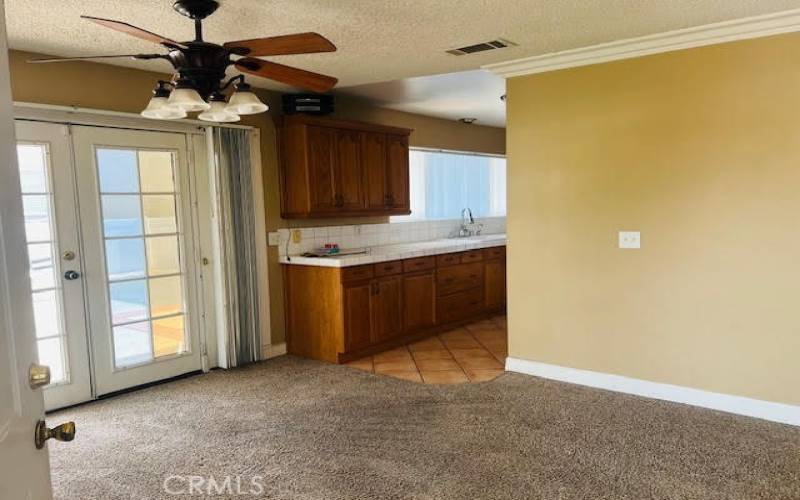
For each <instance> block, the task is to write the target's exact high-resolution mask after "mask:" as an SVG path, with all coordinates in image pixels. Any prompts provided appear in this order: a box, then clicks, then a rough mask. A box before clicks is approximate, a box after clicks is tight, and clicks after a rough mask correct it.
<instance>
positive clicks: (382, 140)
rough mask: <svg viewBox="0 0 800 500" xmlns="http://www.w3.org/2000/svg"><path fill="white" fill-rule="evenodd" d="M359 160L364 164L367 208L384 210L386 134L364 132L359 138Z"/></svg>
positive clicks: (385, 203) (387, 195) (385, 200)
mask: <svg viewBox="0 0 800 500" xmlns="http://www.w3.org/2000/svg"><path fill="white" fill-rule="evenodd" d="M361 151H362V153H361V158H362V160H363V162H364V186H365V188H366V191H367V208H369V209H371V210H385V209H387V208H389V207H391V203H389V192H388V179H387V176H386V165H387V164H388V158H387V153H386V134H382V133H379V132H365V133H363V134H362V136H361Z"/></svg>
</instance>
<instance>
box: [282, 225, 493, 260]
mask: <svg viewBox="0 0 800 500" xmlns="http://www.w3.org/2000/svg"><path fill="white" fill-rule="evenodd" d="M475 222H476V223H480V224H483V232H482V234H498V233H505V232H506V218H505V217H486V218H481V219H477V218H476V219H475ZM459 229H461V219H449V220H434V221H419V222H390V223H386V224H359V225H353V226H327V227H305V228H298V229H292V228H284V229H278V235H279V244H278V249H279V253H280V255H281V256H284V255H287V245H286V243H287V241H288V242H289V245H288V255H299V254H302V253H304V252H309V251H311V250H314V249H315V248H320V247H324V246H325V245H326V244H328V243H336V244H338V245H339V248H342V249H345V248H360V247H375V246H382V245H394V244H398V243H414V242H417V241H430V240H438V239H442V238H452V237H455V236H458V231H459ZM291 231H300V243H295V242H293V241H290V240H291Z"/></svg>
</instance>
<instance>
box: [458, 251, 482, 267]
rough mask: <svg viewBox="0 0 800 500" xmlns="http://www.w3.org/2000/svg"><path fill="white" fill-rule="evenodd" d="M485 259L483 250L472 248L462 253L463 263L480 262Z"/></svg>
mask: <svg viewBox="0 0 800 500" xmlns="http://www.w3.org/2000/svg"><path fill="white" fill-rule="evenodd" d="M482 260H483V250H470V251H469V252H463V253H462V254H461V263H462V264H469V263H470V262H479V261H482Z"/></svg>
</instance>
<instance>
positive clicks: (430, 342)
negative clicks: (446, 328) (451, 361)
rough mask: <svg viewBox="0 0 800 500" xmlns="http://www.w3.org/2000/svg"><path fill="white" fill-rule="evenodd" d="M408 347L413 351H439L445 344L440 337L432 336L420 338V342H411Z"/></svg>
mask: <svg viewBox="0 0 800 500" xmlns="http://www.w3.org/2000/svg"><path fill="white" fill-rule="evenodd" d="M408 349H409V350H410V351H411V352H417V351H438V350H441V349H444V344H442V341H441V340H439V338H438V337H431V338H429V339H425V340H420V341H419V342H414V343H413V344H409V345H408Z"/></svg>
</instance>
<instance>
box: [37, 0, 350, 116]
mask: <svg viewBox="0 0 800 500" xmlns="http://www.w3.org/2000/svg"><path fill="white" fill-rule="evenodd" d="M173 8H174V9H175V10H176V11H177V12H179V13H180V14H182V15H184V16H186V17H188V18H190V19H193V20H194V26H195V39H194V40H191V41H187V42H176V41H175V40H171V39H169V38H165V37H163V36H161V35H158V34H156V33H152V32H150V31H147V30H144V29H141V28H137V27H136V26H133V25H131V24H128V23H125V22H122V21H114V20H111V19H102V18H99V17H91V16H81V17H82V18H83V19H87V20H89V21H92V22H94V23H96V24H99V25H100V26H104V27H106V28H111V29H113V30H116V31H120V32H122V33H126V34H128V35H131V36H134V37H136V38H140V39H142V40H147V41H149V42H153V43H157V44H160V45H162V46H163V47H165V48H166V49H167V53H165V54H125V55H98V56H85V57H60V58H47V59H32V60H30V61H28V62H31V63H51V62H63V61H80V60H86V59H110V58H116V57H131V58H133V59H140V60H149V59H165V60H167V61H169V62H170V63H171V64H172V66H173V68H174V69H175V75H174V76H173V78H172V81H170V82H167V81H159V82H158V84H157V86H156V88H155V90H154V91H153V98H152V99H151V100H150V103H149V104H148V106H147V108H146V109H145V110H144V111H142V115H143V116H146V117H148V118H157V119H167V120H169V119H177V118H184V117H186V113H187V112H195V111H201V112H202V113H201V114H200V115H199V116H198V118H200V119H203V120H207V121H216V122H231V121H238V120H239V115H245V114H254V113H261V112H264V111H266V110H267V109H268V107H267V105H266V104H264V103H262V102H261V101H260V100H259V99H258V97H257V96H256V95H255V94H254V93H253V92H252V91H251V89H250V85H248V84H247V83H246V82H245V81H244V75H241V74H240V75H236V76H234V77H233V78H230V79H228V80H227V81H225V80H226V76H225V71H226V69H227V68H228V66H234V67H235V68H236V69H238V70H239V71H241V72H243V73H249V74H251V75H257V76H260V77H263V78H268V79H270V80H275V81H277V82H281V83H284V84H287V85H291V86H293V87H300V88H303V89H306V90H310V91H313V92H327V91H329V90H331V89H332V88H333V87H334V86H335V85H336V82H337V81H338V80H337V79H336V78H333V77H331V76H326V75H321V74H319V73H313V72H311V71H306V70H302V69H299V68H293V67H291V66H285V65H283V64H278V63H274V62H270V61H265V60H263V59H258V57H260V56H280V55H290V54H313V53H318V52H334V51H335V50H336V46H335V45H334V44H333V43H331V42H330V41H329V40H328V39H326V38H325V37H323V36H322V35H319V34H317V33H296V34H293V35H282V36H274V37H267V38H255V39H250V40H237V41H233V42H226V43H223V44H222V45H217V44H215V43H211V42H207V41H205V40H203V24H202V23H203V19H205V18H206V17H208V16H210V15H211V14H213V13H214V12H215V11H216V10H217V8H219V2H217V1H216V0H177V1H176V2H175V3H174V4H173ZM231 85H233V89H234V91H233V93H232V95H231V97H230V100H229V101H228V102H227V103H226V102H225V96H224V94H223V92H224V91H225V90H226V89H227V88H228V87H230V86H231Z"/></svg>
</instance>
